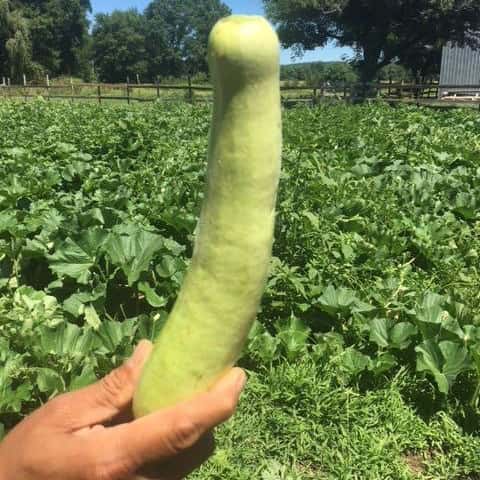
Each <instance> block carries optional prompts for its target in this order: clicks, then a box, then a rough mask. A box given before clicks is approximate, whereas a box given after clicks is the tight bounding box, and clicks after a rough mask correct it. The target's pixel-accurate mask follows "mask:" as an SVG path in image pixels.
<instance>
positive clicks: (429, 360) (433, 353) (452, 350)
mask: <svg viewBox="0 0 480 480" xmlns="http://www.w3.org/2000/svg"><path fill="white" fill-rule="evenodd" d="M415 350H416V352H417V370H418V371H420V372H428V373H430V374H432V375H433V377H434V378H435V381H436V382H437V385H438V389H439V390H440V392H442V393H444V394H447V393H448V391H449V389H450V386H451V385H452V384H453V382H454V381H455V379H456V378H457V376H458V375H459V374H460V373H461V372H462V371H464V370H467V369H468V368H469V367H470V366H471V360H470V356H469V354H468V350H467V349H466V348H465V347H464V346H462V345H460V344H458V343H455V342H450V341H448V340H447V341H444V342H440V343H439V344H437V343H435V342H434V341H432V340H427V341H425V342H423V343H422V344H421V345H419V346H418V347H416V348H415Z"/></svg>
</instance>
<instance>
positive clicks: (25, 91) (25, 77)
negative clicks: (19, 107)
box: [23, 74, 27, 101]
mask: <svg viewBox="0 0 480 480" xmlns="http://www.w3.org/2000/svg"><path fill="white" fill-rule="evenodd" d="M23 95H24V100H25V101H27V76H26V75H25V74H23Z"/></svg>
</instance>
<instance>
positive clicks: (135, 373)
mask: <svg viewBox="0 0 480 480" xmlns="http://www.w3.org/2000/svg"><path fill="white" fill-rule="evenodd" d="M152 348H153V346H152V343H151V342H149V341H147V340H142V341H141V342H140V343H139V344H138V346H137V348H136V349H135V351H134V353H133V355H132V356H131V357H130V358H129V359H128V360H127V361H126V362H125V363H124V364H123V365H122V366H120V367H118V368H116V369H115V370H113V371H112V372H110V373H109V374H108V375H107V376H106V377H104V378H102V379H101V380H100V381H99V382H97V383H95V384H93V385H90V386H89V387H86V388H83V389H81V390H78V391H76V392H73V393H67V394H65V395H62V396H61V397H58V398H57V399H56V400H54V402H56V407H57V408H56V410H57V411H60V412H63V413H64V414H65V412H66V411H68V412H69V413H70V415H64V416H65V417H66V418H68V419H69V421H70V422H71V424H70V425H68V427H69V429H70V430H71V431H76V430H80V429H82V428H85V427H89V426H91V425H95V424H98V423H103V422H106V421H108V420H110V419H112V418H114V417H116V416H117V415H118V414H120V413H122V412H123V411H124V410H125V409H126V408H128V407H129V406H130V404H131V401H132V398H133V394H134V392H135V388H136V386H137V383H138V381H139V379H140V375H141V373H142V369H143V366H144V365H145V362H146V360H147V359H148V357H149V355H150V353H151V351H152Z"/></svg>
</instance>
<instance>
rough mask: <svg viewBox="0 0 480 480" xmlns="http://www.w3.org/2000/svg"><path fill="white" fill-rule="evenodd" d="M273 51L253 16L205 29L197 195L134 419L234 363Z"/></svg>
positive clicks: (266, 160) (275, 140)
mask: <svg viewBox="0 0 480 480" xmlns="http://www.w3.org/2000/svg"><path fill="white" fill-rule="evenodd" d="M279 54H280V48H279V42H278V38H277V35H276V33H275V32H274V30H273V29H272V27H271V26H270V24H269V23H268V22H267V21H266V20H264V19H263V18H262V17H250V16H231V17H228V18H226V19H223V20H221V21H220V22H218V23H217V25H216V26H215V27H214V29H213V30H212V33H211V34H210V40H209V63H210V69H211V72H212V77H213V81H214V91H215V102H214V113H213V124H212V129H211V134H210V146H209V158H208V175H207V190H206V197H205V200H204V203H203V207H202V212H201V216H200V221H199V225H198V229H197V237H196V243H195V249H194V254H193V258H192V261H191V265H190V268H189V271H188V273H187V275H186V277H185V281H184V283H183V285H182V288H181V291H180V293H179V295H178V299H177V302H176V304H175V306H174V308H173V310H172V313H171V314H170V317H169V319H168V321H167V323H166V325H165V327H164V328H163V330H162V332H161V333H160V335H159V338H158V339H157V341H156V343H155V348H154V351H153V353H152V356H151V357H150V359H149V361H148V363H147V365H146V367H145V369H144V371H143V374H142V378H141V381H140V384H139V387H138V389H137V392H136V395H135V397H134V403H133V409H134V414H135V416H136V417H139V416H144V415H147V414H149V413H152V412H154V411H156V410H158V409H162V408H165V407H169V406H171V405H173V404H176V403H178V402H181V401H184V400H187V399H189V398H191V397H192V396H194V395H195V394H198V393H200V392H203V391H206V390H208V389H209V388H210V387H211V386H212V385H213V384H214V383H215V382H216V381H217V380H218V379H219V378H220V377H221V376H222V375H224V374H225V373H226V371H228V370H229V369H230V368H231V367H232V366H233V365H234V364H235V362H236V361H237V359H238V357H239V355H240V353H241V350H242V348H243V346H244V343H245V340H246V338H247V335H248V332H249V330H250V328H251V326H252V323H253V321H254V319H255V317H256V314H257V311H258V307H259V303H260V300H261V296H262V294H263V290H264V288H265V283H266V279H267V273H268V266H269V261H270V257H271V250H272V243H273V229H274V221H275V203H276V194H277V186H278V180H279V175H280V163H281V161H280V159H281V144H282V133H281V130H282V129H281V106H280V81H279Z"/></svg>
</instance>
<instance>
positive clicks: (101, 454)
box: [0, 341, 246, 480]
mask: <svg viewBox="0 0 480 480" xmlns="http://www.w3.org/2000/svg"><path fill="white" fill-rule="evenodd" d="M151 349H152V344H151V343H150V342H147V341H142V342H141V343H140V344H139V345H138V347H137V349H136V350H135V352H134V354H133V356H132V357H131V358H130V359H129V360H127V361H126V362H125V363H124V364H123V365H122V366H121V367H120V368H118V369H116V370H114V371H113V372H111V373H110V374H109V375H107V376H106V377H105V378H103V379H102V380H101V381H100V382H98V383H96V384H94V385H91V386H89V387H87V388H84V389H82V390H78V391H76V392H72V393H66V394H63V395H60V396H59V397H57V398H55V399H53V400H51V401H50V402H48V403H47V404H45V405H44V406H43V407H41V408H40V409H38V410H37V411H35V412H34V413H33V414H32V415H30V416H29V417H27V418H25V420H23V421H22V422H21V423H20V424H19V425H18V426H17V427H16V428H14V429H13V430H12V431H11V432H10V433H9V434H8V435H7V437H6V438H5V439H4V440H3V441H2V442H1V443H0V480H180V479H183V478H185V477H186V476H187V475H188V474H189V473H191V472H192V471H193V470H195V469H196V468H198V467H199V466H200V465H201V464H202V463H204V462H205V461H206V460H207V459H208V458H209V457H210V456H211V454H212V453H213V449H214V441H213V435H212V430H213V429H214V427H216V426H217V425H219V424H220V423H223V422H225V421H226V420H228V419H229V418H230V417H231V416H232V415H233V413H234V412H235V409H236V406H237V403H238V400H239V397H240V394H241V392H242V390H243V387H244V385H245V381H246V376H245V373H244V372H243V371H242V370H241V369H238V368H234V369H232V370H231V371H230V372H229V373H228V374H227V375H226V376H225V377H224V378H223V379H222V380H220V381H219V382H218V383H217V385H215V386H214V387H213V388H212V389H211V390H210V391H208V392H206V393H204V394H202V395H199V396H197V397H196V398H194V399H193V400H190V401H187V402H184V403H181V404H179V405H176V406H174V407H172V408H168V409H165V410H162V411H159V412H157V413H154V414H152V415H149V416H146V417H143V418H140V419H138V420H133V418H132V414H131V402H132V397H133V394H134V391H135V387H136V384H137V382H138V379H139V376H140V373H141V371H142V367H143V365H144V364H145V361H146V360H147V358H148V356H149V355H150V352H151Z"/></svg>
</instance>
